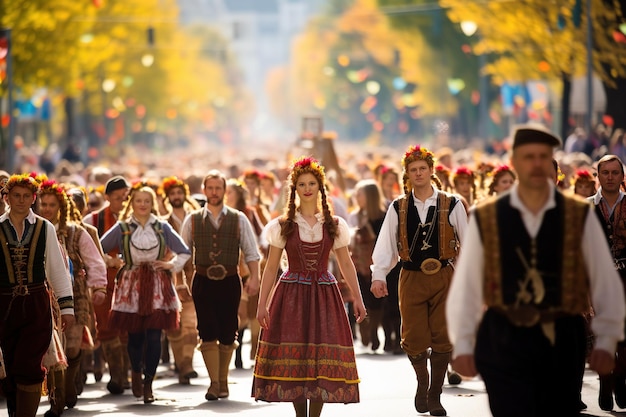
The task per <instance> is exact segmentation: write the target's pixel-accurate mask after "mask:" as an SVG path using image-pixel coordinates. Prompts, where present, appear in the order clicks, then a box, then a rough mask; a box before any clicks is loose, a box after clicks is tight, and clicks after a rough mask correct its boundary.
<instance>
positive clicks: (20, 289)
mask: <svg viewBox="0 0 626 417" xmlns="http://www.w3.org/2000/svg"><path fill="white" fill-rule="evenodd" d="M46 288H47V287H46V284H45V283H43V282H40V283H38V284H22V285H14V286H13V287H10V288H2V289H0V295H12V296H13V297H17V296H24V295H28V294H30V293H35V292H40V291H44V290H45V289H46Z"/></svg>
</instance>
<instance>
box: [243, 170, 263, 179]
mask: <svg viewBox="0 0 626 417" xmlns="http://www.w3.org/2000/svg"><path fill="white" fill-rule="evenodd" d="M241 178H244V179H251V180H256V181H260V180H261V178H263V173H261V172H260V171H258V170H256V169H247V170H245V171H244V172H243V174H242V175H241Z"/></svg>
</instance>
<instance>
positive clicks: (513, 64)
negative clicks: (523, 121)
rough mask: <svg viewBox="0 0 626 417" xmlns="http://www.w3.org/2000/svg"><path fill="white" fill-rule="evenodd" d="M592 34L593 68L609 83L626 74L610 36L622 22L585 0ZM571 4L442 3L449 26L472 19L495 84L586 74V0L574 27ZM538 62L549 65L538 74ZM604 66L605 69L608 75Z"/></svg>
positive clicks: (624, 59) (625, 60)
mask: <svg viewBox="0 0 626 417" xmlns="http://www.w3.org/2000/svg"><path fill="white" fill-rule="evenodd" d="M590 1H593V4H592V11H593V12H592V13H593V14H592V19H593V32H594V55H593V57H594V70H595V72H596V74H598V75H599V76H600V77H602V78H603V79H604V81H607V82H610V81H611V80H610V79H611V78H612V77H611V76H610V75H609V73H610V71H611V69H614V70H615V71H614V74H617V75H621V76H626V65H625V64H626V51H625V48H623V47H620V46H619V45H617V44H616V43H615V42H613V41H612V33H613V31H615V30H616V29H617V26H618V25H619V23H620V22H622V21H623V18H622V17H620V12H618V11H617V9H615V8H614V7H608V6H607V4H606V2H604V1H603V0H590ZM575 3H576V0H563V1H559V2H546V1H544V0H525V1H523V2H522V1H507V2H498V1H486V2H470V1H466V0H441V1H440V4H441V6H442V7H444V8H447V10H448V16H449V17H450V19H451V20H452V21H454V22H459V23H460V22H461V21H463V20H469V21H473V22H475V23H476V24H477V26H478V32H477V34H476V35H474V36H475V37H477V42H476V43H475V47H474V51H475V53H477V54H479V55H480V54H491V55H490V57H491V58H492V61H493V62H492V63H491V64H490V65H489V66H488V67H487V71H488V73H489V74H492V75H493V77H494V78H493V79H494V82H496V83H502V82H505V81H512V82H514V81H524V80H529V79H536V78H542V79H557V78H560V77H561V76H562V75H563V74H566V75H569V76H579V75H581V74H583V73H585V71H586V66H587V61H586V59H587V58H586V38H585V36H586V27H587V22H586V16H585V8H586V1H582V10H581V13H580V18H581V24H580V26H579V27H576V26H575V24H574V22H573V19H574V16H573V10H574V6H575ZM541 61H545V62H547V63H548V64H549V67H550V70H549V71H548V72H540V71H539V70H538V65H539V63H540V62H541ZM607 68H609V69H608V71H607Z"/></svg>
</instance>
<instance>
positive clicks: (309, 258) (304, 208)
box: [252, 158, 366, 417]
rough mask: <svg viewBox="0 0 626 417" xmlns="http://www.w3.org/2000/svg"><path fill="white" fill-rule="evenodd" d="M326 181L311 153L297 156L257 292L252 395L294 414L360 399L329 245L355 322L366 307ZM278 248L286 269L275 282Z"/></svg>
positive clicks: (270, 229) (314, 415) (302, 416)
mask: <svg viewBox="0 0 626 417" xmlns="http://www.w3.org/2000/svg"><path fill="white" fill-rule="evenodd" d="M325 180H326V177H325V175H324V168H323V167H322V166H321V165H319V163H318V162H317V161H316V160H315V159H313V158H300V159H299V160H297V161H296V162H295V163H294V164H293V167H292V170H291V174H290V177H289V190H290V193H289V201H288V205H287V208H286V212H285V213H284V214H283V216H281V217H279V218H276V219H274V220H272V221H271V222H270V223H269V224H268V225H267V229H266V232H267V239H268V242H269V245H270V249H269V256H268V260H267V265H266V267H265V270H264V271H263V278H262V280H261V293H260V295H259V307H258V312H257V319H258V320H259V323H260V324H261V335H260V340H259V348H258V352H257V356H256V364H255V368H254V381H253V389H252V394H253V396H254V397H255V398H256V400H262V401H270V402H291V403H293V406H294V408H295V412H296V416H297V417H306V416H309V417H318V416H319V415H320V414H321V412H322V407H323V405H324V403H325V402H331V403H355V402H358V401H359V388H358V383H359V377H358V375H357V371H356V363H355V356H354V347H353V340H352V332H351V330H350V324H349V322H348V317H347V314H346V310H345V308H344V303H343V299H342V298H341V294H340V292H339V287H338V286H337V280H336V278H335V277H334V276H333V275H332V274H331V273H330V272H329V271H328V257H329V255H330V251H331V250H333V251H334V252H335V256H336V258H337V263H338V265H339V269H340V270H341V274H342V276H343V277H344V279H345V280H346V282H347V284H348V286H349V287H350V290H351V291H352V294H353V295H354V298H355V300H354V312H355V317H356V320H357V322H358V323H360V322H362V321H363V319H365V315H366V312H365V307H364V305H363V300H362V297H361V291H360V289H359V284H358V281H357V276H356V270H355V267H354V264H353V263H352V260H351V259H350V252H349V250H348V244H349V242H350V231H349V228H348V225H347V223H346V222H345V221H344V220H343V219H341V218H339V217H336V216H333V215H332V213H331V209H330V207H329V203H328V200H327V195H326V191H325V187H324V185H325ZM296 201H298V202H299V203H298V204H297V203H296ZM283 250H284V251H286V252H287V258H288V263H289V267H288V268H287V270H286V271H285V272H284V273H283V274H282V275H281V276H280V278H279V280H278V281H276V279H275V277H276V275H277V273H278V268H279V263H280V259H281V256H282V253H283ZM270 293H272V296H271V299H270ZM330 358H332V360H327V359H330ZM307 402H309V403H310V404H307ZM307 408H308V414H307Z"/></svg>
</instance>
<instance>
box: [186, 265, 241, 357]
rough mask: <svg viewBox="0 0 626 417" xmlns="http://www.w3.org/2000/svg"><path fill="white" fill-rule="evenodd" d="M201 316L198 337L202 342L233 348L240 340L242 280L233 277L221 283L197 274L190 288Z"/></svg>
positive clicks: (198, 313) (199, 316) (197, 313)
mask: <svg viewBox="0 0 626 417" xmlns="http://www.w3.org/2000/svg"><path fill="white" fill-rule="evenodd" d="M191 295H192V296H193V303H194V305H195V306H196V316H197V317H198V334H199V335H200V339H202V341H203V342H211V341H213V340H218V341H219V342H220V344H222V345H232V344H233V343H234V342H235V340H237V330H238V328H239V319H238V316H237V313H238V310H239V300H240V299H241V280H240V278H239V276H238V275H231V276H229V277H226V278H224V279H222V280H220V281H215V280H211V279H208V278H207V277H205V276H203V275H199V274H196V275H195V276H194V279H193V285H192V289H191Z"/></svg>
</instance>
